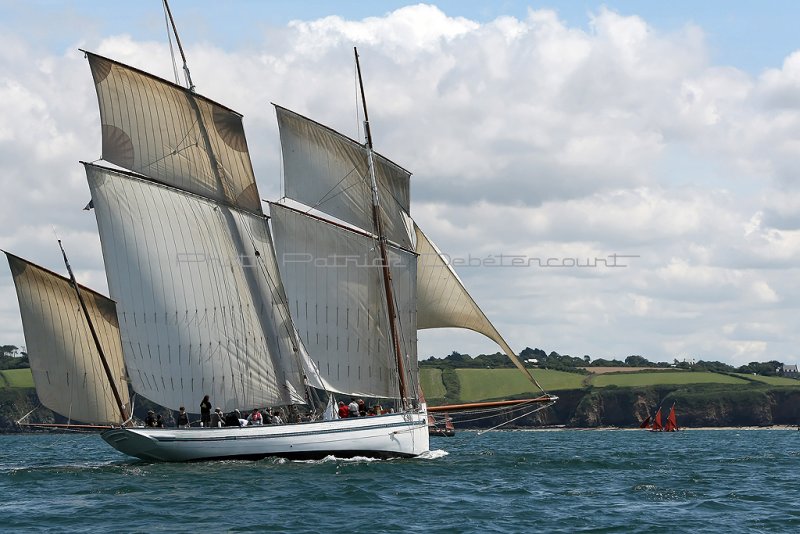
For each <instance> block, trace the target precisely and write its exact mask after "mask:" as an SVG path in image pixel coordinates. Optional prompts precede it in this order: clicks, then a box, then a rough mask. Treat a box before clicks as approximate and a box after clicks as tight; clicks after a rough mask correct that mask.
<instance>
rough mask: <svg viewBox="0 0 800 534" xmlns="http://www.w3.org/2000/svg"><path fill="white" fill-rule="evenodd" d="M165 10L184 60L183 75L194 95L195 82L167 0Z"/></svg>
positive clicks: (165, 0)
mask: <svg viewBox="0 0 800 534" xmlns="http://www.w3.org/2000/svg"><path fill="white" fill-rule="evenodd" d="M164 10H165V11H166V12H167V16H168V17H169V23H170V24H171V25H172V33H174V34H175V41H176V42H177V43H178V50H179V51H180V53H181V59H182V60H183V73H184V74H185V75H186V83H188V84H189V91H191V92H193V93H194V82H192V75H191V74H190V73H189V65H188V64H187V63H186V54H184V53H183V45H182V44H181V38H180V37H179V36H178V28H177V27H176V26H175V19H173V18H172V10H171V9H170V8H169V2H167V0H164ZM171 47H172V45H170V48H171Z"/></svg>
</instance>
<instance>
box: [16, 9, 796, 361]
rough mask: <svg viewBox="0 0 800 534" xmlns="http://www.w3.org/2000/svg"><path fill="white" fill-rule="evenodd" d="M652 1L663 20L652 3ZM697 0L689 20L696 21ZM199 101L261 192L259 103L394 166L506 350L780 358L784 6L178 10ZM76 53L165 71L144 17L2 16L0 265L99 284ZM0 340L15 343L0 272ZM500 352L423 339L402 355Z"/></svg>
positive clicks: (161, 44)
mask: <svg viewBox="0 0 800 534" xmlns="http://www.w3.org/2000/svg"><path fill="white" fill-rule="evenodd" d="M662 4H663V5H662ZM696 4H699V5H696ZM171 6H172V11H173V14H174V16H175V19H176V22H177V24H178V29H179V32H180V36H181V40H182V42H183V45H184V48H185V50H186V54H187V57H188V62H189V67H190V69H191V72H192V78H193V80H194V82H195V84H196V86H197V89H198V91H199V92H200V93H201V94H204V95H205V96H208V97H209V98H212V99H213V100H216V101H218V102H221V103H224V104H225V105H227V106H229V107H231V108H233V109H235V110H237V111H239V112H241V113H242V114H243V115H244V125H245V131H246V133H247V136H248V144H249V146H250V150H251V156H252V159H253V165H254V169H255V172H256V176H257V180H258V186H259V190H260V194H261V196H262V197H263V198H267V199H275V198H277V197H279V196H280V180H281V162H280V155H279V145H278V137H277V124H276V121H275V115H274V111H273V109H272V106H271V105H270V103H271V102H274V103H277V104H280V105H283V106H285V107H288V108H290V109H292V110H295V111H297V112H299V113H301V114H303V115H306V116H309V117H312V118H314V119H315V120H317V121H319V122H322V123H324V124H326V125H328V126H331V127H333V128H335V129H337V130H339V131H341V132H342V133H345V134H347V135H350V136H351V137H354V138H359V135H360V133H359V130H358V115H357V112H356V93H355V78H354V65H353V60H352V47H353V46H357V47H358V49H359V54H360V56H361V62H362V70H363V73H364V78H365V85H366V92H367V98H368V101H369V106H370V118H371V122H372V129H373V137H374V141H375V145H376V149H377V150H378V151H379V152H381V153H382V154H384V155H385V156H387V157H389V158H390V159H392V160H393V161H396V162H398V163H400V164H401V165H402V166H403V167H405V168H407V169H409V170H410V171H412V172H413V173H414V174H413V176H412V185H411V194H412V216H413V217H414V218H415V220H416V221H417V222H418V224H419V225H420V226H421V227H422V228H423V230H424V231H425V232H426V233H427V234H428V236H430V238H431V239H433V240H434V241H435V242H436V243H437V245H439V247H440V248H441V249H442V250H443V251H444V252H446V253H447V254H448V256H449V257H451V258H452V259H453V263H454V264H455V265H456V269H457V270H458V273H459V275H460V276H461V278H462V280H463V281H464V284H465V285H466V287H467V288H468V289H469V290H470V293H471V294H472V295H473V296H474V297H475V299H476V300H477V302H478V303H479V304H480V305H481V307H482V308H483V309H484V311H485V312H486V314H487V315H488V316H489V318H490V319H491V320H492V321H493V322H494V324H495V325H496V326H497V328H498V329H499V331H500V332H501V333H502V334H503V335H504V337H505V338H506V339H507V341H508V342H509V343H510V345H511V346H512V347H513V348H515V349H516V350H522V349H523V348H525V347H527V346H530V347H538V348H542V349H544V350H546V351H547V352H549V351H551V350H555V351H557V352H559V353H561V354H571V355H573V356H583V355H587V354H588V355H590V356H591V357H592V358H600V357H602V358H620V359H624V358H625V357H626V356H628V355H632V354H638V355H642V356H644V357H646V358H648V359H650V360H651V361H669V362H671V361H672V360H673V359H678V360H683V359H684V358H686V359H688V358H692V359H695V360H698V359H703V360H719V361H723V362H727V363H730V364H735V365H741V364H744V363H747V362H750V361H767V360H772V359H776V360H779V361H782V362H784V363H797V362H798V359H800V358H798V356H797V347H798V346H800V313H799V312H800V287H799V286H798V284H796V283H795V280H796V279H797V276H798V267H797V265H798V260H799V259H800V176H799V175H798V172H797V155H798V153H800V38H798V37H797V32H796V28H795V27H794V26H793V22H796V21H797V20H800V17H799V16H798V15H800V4H797V3H794V2H788V1H785V2H781V1H775V2H768V3H766V4H754V3H751V2H731V1H725V2H723V1H709V2H683V1H678V2H670V3H669V4H668V5H667V4H666V3H662V2H632V1H617V2H613V1H611V2H605V3H599V2H588V1H587V2H581V1H578V2H564V3H561V2H549V3H545V2H541V3H527V2H521V1H505V2H502V1H501V2H489V1H476V2H460V1H442V2H436V3H420V4H413V3H406V2H402V1H389V2H363V1H361V2H354V1H345V2H323V1H312V2H282V3H278V2H257V1H255V0H251V1H238V2H237V1H232V0H231V1H225V2H219V1H217V2H211V1H191V2H189V1H188V0H186V1H183V0H173V2H172V3H171ZM79 48H81V49H86V50H90V51H93V52H97V53H99V54H101V55H105V56H109V57H113V58H114V59H117V60H119V61H122V62H124V63H127V64H130V65H133V66H135V67H138V68H141V69H144V70H148V71H150V72H153V73H155V74H157V75H159V76H163V77H165V78H168V79H173V68H172V61H171V59H170V48H169V43H168V41H167V37H166V30H165V22H164V14H163V11H162V8H161V3H160V2H157V1H155V0H149V1H146V2H145V1H143V2H89V1H85V2H63V1H57V0H48V1H45V0H40V1H30V2H11V1H5V0H1V1H0V187H1V189H0V248H2V249H4V250H7V251H9V252H12V253H14V254H17V255H20V256H23V257H25V258H27V259H30V260H32V261H34V262H36V263H39V264H41V265H43V266H45V267H48V268H50V269H53V270H56V271H57V272H62V273H63V272H64V268H63V265H62V263H61V259H60V256H59V254H60V253H59V249H58V246H57V242H56V237H55V236H56V235H57V236H58V237H60V238H61V239H62V240H63V241H64V244H65V246H66V247H67V251H68V253H69V254H70V257H71V262H72V264H73V267H74V268H75V270H76V275H77V277H78V279H79V281H80V282H82V283H84V284H86V285H89V286H90V287H93V288H95V289H97V290H99V291H101V292H107V283H106V279H105V273H104V270H103V263H102V256H101V252H100V243H99V240H98V238H97V228H96V223H95V220H94V215H93V213H92V212H88V211H83V210H82V208H83V206H84V205H86V203H87V202H88V200H89V191H88V186H87V184H86V179H85V176H84V174H83V169H82V166H81V165H80V164H79V161H94V160H96V159H98V158H99V157H100V128H99V113H98V110H97V99H96V94H95V92H94V87H93V85H92V81H91V75H90V72H89V68H88V65H87V64H86V61H85V59H84V58H83V54H82V53H81V52H80V51H79V50H78V49H79ZM0 343H2V344H14V345H24V344H25V342H24V338H23V334H22V323H21V320H20V318H19V310H18V305H17V302H16V295H15V292H14V289H13V282H12V279H11V275H10V272H9V270H8V267H7V265H5V264H3V265H1V266H0ZM453 350H457V351H459V352H462V353H469V354H479V353H482V352H492V353H493V352H496V351H497V350H499V348H498V347H497V346H496V345H494V344H493V342H491V341H489V340H488V339H485V338H483V337H482V336H481V335H479V334H475V333H472V332H465V331H459V330H450V329H448V330H442V331H422V332H420V340H419V355H420V358H427V357H429V356H444V355H446V354H449V353H450V352H451V351H453Z"/></svg>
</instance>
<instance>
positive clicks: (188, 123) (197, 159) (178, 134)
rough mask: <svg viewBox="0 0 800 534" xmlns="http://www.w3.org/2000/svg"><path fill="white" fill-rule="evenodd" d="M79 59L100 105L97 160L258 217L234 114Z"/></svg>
mask: <svg viewBox="0 0 800 534" xmlns="http://www.w3.org/2000/svg"><path fill="white" fill-rule="evenodd" d="M86 55H87V58H88V59H89V65H90V67H91V69H92V76H93V77H94V83H95V88H96V89H97V100H98V103H99V105H100V121H101V125H102V136H103V159H105V160H106V161H108V162H111V163H114V164H116V165H119V166H120V167H124V168H126V169H129V170H132V171H135V172H137V173H140V174H143V175H144V176H147V177H149V178H152V179H154V180H157V181H159V182H161V183H164V184H167V185H171V186H173V187H177V188H178V189H182V190H184V191H188V192H190V193H195V194H198V195H202V196H204V197H207V198H210V199H213V200H215V201H217V202H220V203H222V204H226V205H230V206H235V207H237V208H241V209H244V210H248V211H252V212H255V213H259V214H260V213H261V204H260V199H259V197H258V190H257V188H256V184H255V177H254V176H253V167H252V164H251V162H250V154H249V152H248V150H247V139H246V138H245V135H244V129H243V127H242V116H241V115H239V114H238V113H236V112H235V111H233V110H230V109H228V108H226V107H225V106H222V105H220V104H217V103H216V102H213V101H211V100H209V99H207V98H205V97H203V96H200V95H198V94H196V93H194V92H192V91H190V90H188V89H186V88H184V87H181V86H179V85H175V84H172V83H170V82H168V81H166V80H163V79H161V78H157V77H155V76H153V75H151V74H148V73H146V72H142V71H140V70H138V69H135V68H133V67H129V66H127V65H124V64H122V63H118V62H116V61H113V60H110V59H107V58H104V57H102V56H98V55H96V54H92V53H90V52H86Z"/></svg>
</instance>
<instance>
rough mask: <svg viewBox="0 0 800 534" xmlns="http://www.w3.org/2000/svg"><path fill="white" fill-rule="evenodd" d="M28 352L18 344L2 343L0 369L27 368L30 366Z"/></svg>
mask: <svg viewBox="0 0 800 534" xmlns="http://www.w3.org/2000/svg"><path fill="white" fill-rule="evenodd" d="M30 366H31V364H30V362H29V361H28V353H27V352H25V349H24V348H22V349H20V348H19V347H17V346H16V345H0V371H2V370H4V369H25V368H28V367H30Z"/></svg>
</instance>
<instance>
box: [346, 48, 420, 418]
mask: <svg viewBox="0 0 800 534" xmlns="http://www.w3.org/2000/svg"><path fill="white" fill-rule="evenodd" d="M353 53H354V54H355V57H356V70H357V71H358V85H359V87H360V89H361V105H362V107H363V108H364V133H365V134H366V138H367V157H368V159H369V178H370V182H371V186H372V220H373V224H374V225H375V233H376V234H377V235H378V244H379V248H380V251H381V264H382V267H383V269H382V270H383V287H384V288H385V290H386V307H387V311H388V312H389V330H390V331H391V335H392V344H393V346H394V354H395V359H396V360H397V374H398V379H399V387H400V402H401V404H402V406H403V409H406V408H408V406H407V399H408V389H407V386H406V371H405V364H404V362H403V352H402V350H400V336H399V332H398V331H397V312H396V310H395V307H394V292H393V291H392V273H391V271H390V270H389V260H388V257H387V253H386V235H384V233H383V224H382V223H381V217H380V199H379V197H378V182H377V180H376V178H375V157H374V154H373V150H372V132H371V131H370V128H369V115H368V114H367V98H366V96H365V95H364V81H363V80H362V79H361V65H360V64H359V62H358V49H357V48H356V47H353Z"/></svg>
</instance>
